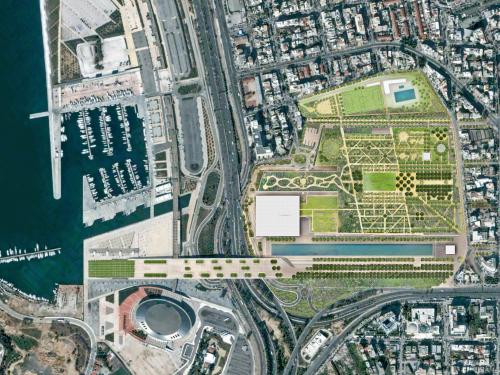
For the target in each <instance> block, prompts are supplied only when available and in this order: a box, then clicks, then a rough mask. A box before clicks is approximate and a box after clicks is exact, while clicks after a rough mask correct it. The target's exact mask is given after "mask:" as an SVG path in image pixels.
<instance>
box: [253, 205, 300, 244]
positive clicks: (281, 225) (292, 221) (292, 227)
mask: <svg viewBox="0 0 500 375" xmlns="http://www.w3.org/2000/svg"><path fill="white" fill-rule="evenodd" d="M255 211H256V220H255V221H256V224H255V226H256V228H255V229H256V230H255V235H256V236H257V237H285V236H286V237H289V236H292V237H298V236H300V197H299V196H298V195H257V196H256V197H255Z"/></svg>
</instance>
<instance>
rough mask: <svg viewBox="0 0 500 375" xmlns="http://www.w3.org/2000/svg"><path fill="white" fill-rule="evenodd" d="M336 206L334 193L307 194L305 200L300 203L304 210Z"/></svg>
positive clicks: (325, 208) (326, 208) (333, 207)
mask: <svg viewBox="0 0 500 375" xmlns="http://www.w3.org/2000/svg"><path fill="white" fill-rule="evenodd" d="M337 206H338V202H337V196H336V195H308V196H307V200H306V202H304V203H303V204H301V206H300V209H301V210H302V209H304V210H321V209H322V210H328V209H335V208H337Z"/></svg>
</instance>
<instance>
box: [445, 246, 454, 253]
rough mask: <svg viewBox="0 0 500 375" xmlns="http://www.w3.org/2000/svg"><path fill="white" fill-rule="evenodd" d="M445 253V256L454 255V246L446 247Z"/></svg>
mask: <svg viewBox="0 0 500 375" xmlns="http://www.w3.org/2000/svg"><path fill="white" fill-rule="evenodd" d="M445 253H446V255H455V245H446V246H445Z"/></svg>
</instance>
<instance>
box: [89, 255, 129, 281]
mask: <svg viewBox="0 0 500 375" xmlns="http://www.w3.org/2000/svg"><path fill="white" fill-rule="evenodd" d="M134 272H135V262H134V261H133V260H122V259H112V260H89V277H106V278H127V277H134V274H135V273H134Z"/></svg>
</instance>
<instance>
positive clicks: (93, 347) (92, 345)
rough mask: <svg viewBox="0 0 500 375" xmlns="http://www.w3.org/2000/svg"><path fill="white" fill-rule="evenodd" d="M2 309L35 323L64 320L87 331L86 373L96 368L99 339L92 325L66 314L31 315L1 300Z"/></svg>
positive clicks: (0, 307) (88, 373) (12, 315)
mask: <svg viewBox="0 0 500 375" xmlns="http://www.w3.org/2000/svg"><path fill="white" fill-rule="evenodd" d="M0 310H2V311H4V312H5V313H6V314H8V315H10V316H11V317H13V318H15V319H17V320H20V321H23V320H25V319H28V320H31V321H32V322H33V323H37V324H51V323H52V322H53V321H54V320H64V322H66V323H69V324H73V325H75V326H78V327H80V328H81V329H83V330H84V331H85V333H87V335H88V337H89V340H90V353H89V360H88V363H87V367H86V368H85V374H86V375H90V374H91V373H92V370H93V369H94V363H95V357H96V354H97V339H96V337H95V334H94V331H93V330H92V328H90V326H89V325H88V324H87V323H85V322H84V321H82V320H80V319H76V318H70V317H65V316H46V317H43V318H41V317H37V316H31V315H24V314H21V313H19V312H17V311H15V310H13V309H12V308H11V307H10V306H9V305H7V304H6V303H4V302H3V301H1V300H0Z"/></svg>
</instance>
